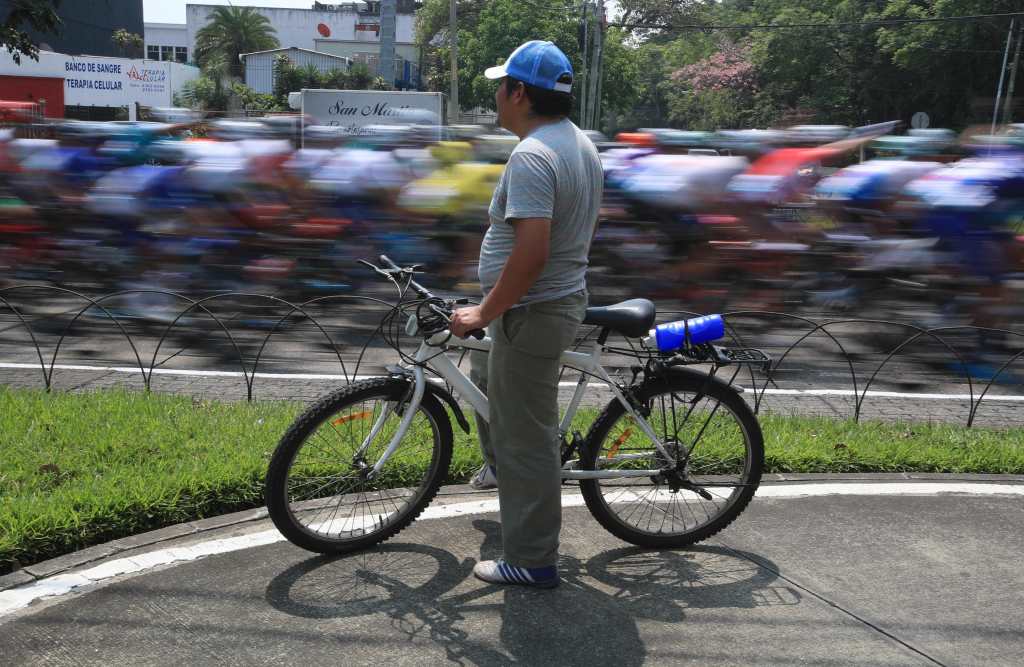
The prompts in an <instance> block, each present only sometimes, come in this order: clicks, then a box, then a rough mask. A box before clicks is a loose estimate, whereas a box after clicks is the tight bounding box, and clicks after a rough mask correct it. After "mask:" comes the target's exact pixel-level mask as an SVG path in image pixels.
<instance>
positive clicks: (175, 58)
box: [144, 23, 192, 64]
mask: <svg viewBox="0 0 1024 667" xmlns="http://www.w3.org/2000/svg"><path fill="white" fill-rule="evenodd" d="M144 41H145V45H146V58H147V59H148V60H165V61H167V60H169V61H172V62H176V63H189V64H191V63H192V46H191V44H190V43H189V41H188V29H187V28H186V27H185V25H184V24H182V23H147V24H146V35H145V38H144Z"/></svg>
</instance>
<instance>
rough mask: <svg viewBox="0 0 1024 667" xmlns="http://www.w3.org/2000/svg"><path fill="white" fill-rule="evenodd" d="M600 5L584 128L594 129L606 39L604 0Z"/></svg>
mask: <svg viewBox="0 0 1024 667" xmlns="http://www.w3.org/2000/svg"><path fill="white" fill-rule="evenodd" d="M598 1H599V2H600V5H599V6H598V8H597V11H595V12H594V47H593V51H592V53H591V54H590V68H589V70H588V72H589V76H588V77H587V116H586V119H585V120H584V121H583V122H584V126H583V128H584V129H587V130H592V129H594V125H596V124H597V106H598V100H597V84H598V81H600V79H601V48H602V43H603V41H604V35H603V34H602V27H603V23H604V0H598Z"/></svg>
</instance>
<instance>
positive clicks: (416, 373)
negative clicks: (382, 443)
mask: <svg viewBox="0 0 1024 667" xmlns="http://www.w3.org/2000/svg"><path fill="white" fill-rule="evenodd" d="M412 373H413V389H412V397H411V398H409V400H408V401H404V402H405V408H404V414H402V421H401V422H400V423H399V424H398V428H397V429H396V430H395V434H394V435H393V436H392V437H391V442H389V443H388V447H387V449H385V450H384V453H383V454H382V455H381V457H380V459H379V460H378V461H377V463H375V464H374V466H373V468H371V469H370V472H369V473H368V475H367V477H368V478H369V479H372V478H374V477H376V476H377V475H378V474H379V473H380V470H381V468H383V467H384V464H386V463H387V462H388V459H390V458H391V455H392V454H394V453H395V450H396V449H398V445H399V444H400V443H401V442H402V438H404V437H405V432H406V431H408V430H409V425H410V424H412V420H413V417H415V416H416V413H417V412H418V411H419V409H420V403H421V402H422V401H423V394H424V393H426V388H427V379H426V375H425V374H424V372H423V368H421V367H420V366H414V367H413V368H412ZM402 402H403V401H402V400H399V401H398V402H397V403H389V404H388V407H387V408H385V409H383V410H381V411H380V416H379V417H377V421H376V422H375V423H374V425H373V428H371V429H370V433H369V434H368V435H367V436H366V439H365V440H363V443H362V444H361V445H360V446H359V450H358V452H356V455H357V456H361V455H362V454H363V453H364V452H365V451H366V448H367V447H369V446H370V443H371V442H373V440H374V438H376V437H377V436H378V435H379V434H380V431H381V429H382V428H384V422H386V421H387V419H388V417H390V416H391V412H392V411H393V410H395V408H396V407H397V406H399V405H401V404H402Z"/></svg>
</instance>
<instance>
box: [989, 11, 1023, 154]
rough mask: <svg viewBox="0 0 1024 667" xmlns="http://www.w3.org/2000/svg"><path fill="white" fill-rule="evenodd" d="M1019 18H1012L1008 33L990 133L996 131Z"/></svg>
mask: <svg viewBox="0 0 1024 667" xmlns="http://www.w3.org/2000/svg"><path fill="white" fill-rule="evenodd" d="M1016 21H1017V19H1010V30H1009V32H1007V33H1006V50H1005V51H1003V66H1002V68H1001V69H1000V70H999V87H998V88H996V105H995V106H994V107H992V129H991V130H990V134H995V133H996V117H997V116H998V115H999V96H1000V95H1002V94H1003V77H1004V76H1005V75H1006V60H1007V58H1008V57H1009V55H1010V43H1011V42H1012V41H1013V27H1014V25H1015V24H1016Z"/></svg>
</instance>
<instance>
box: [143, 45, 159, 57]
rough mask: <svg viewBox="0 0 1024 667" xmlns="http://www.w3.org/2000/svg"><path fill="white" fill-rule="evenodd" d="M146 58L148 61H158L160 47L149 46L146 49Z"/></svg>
mask: <svg viewBox="0 0 1024 667" xmlns="http://www.w3.org/2000/svg"><path fill="white" fill-rule="evenodd" d="M146 57H147V58H149V59H150V60H160V47H159V46H156V45H155V44H150V45H148V46H147V47H146Z"/></svg>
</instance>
